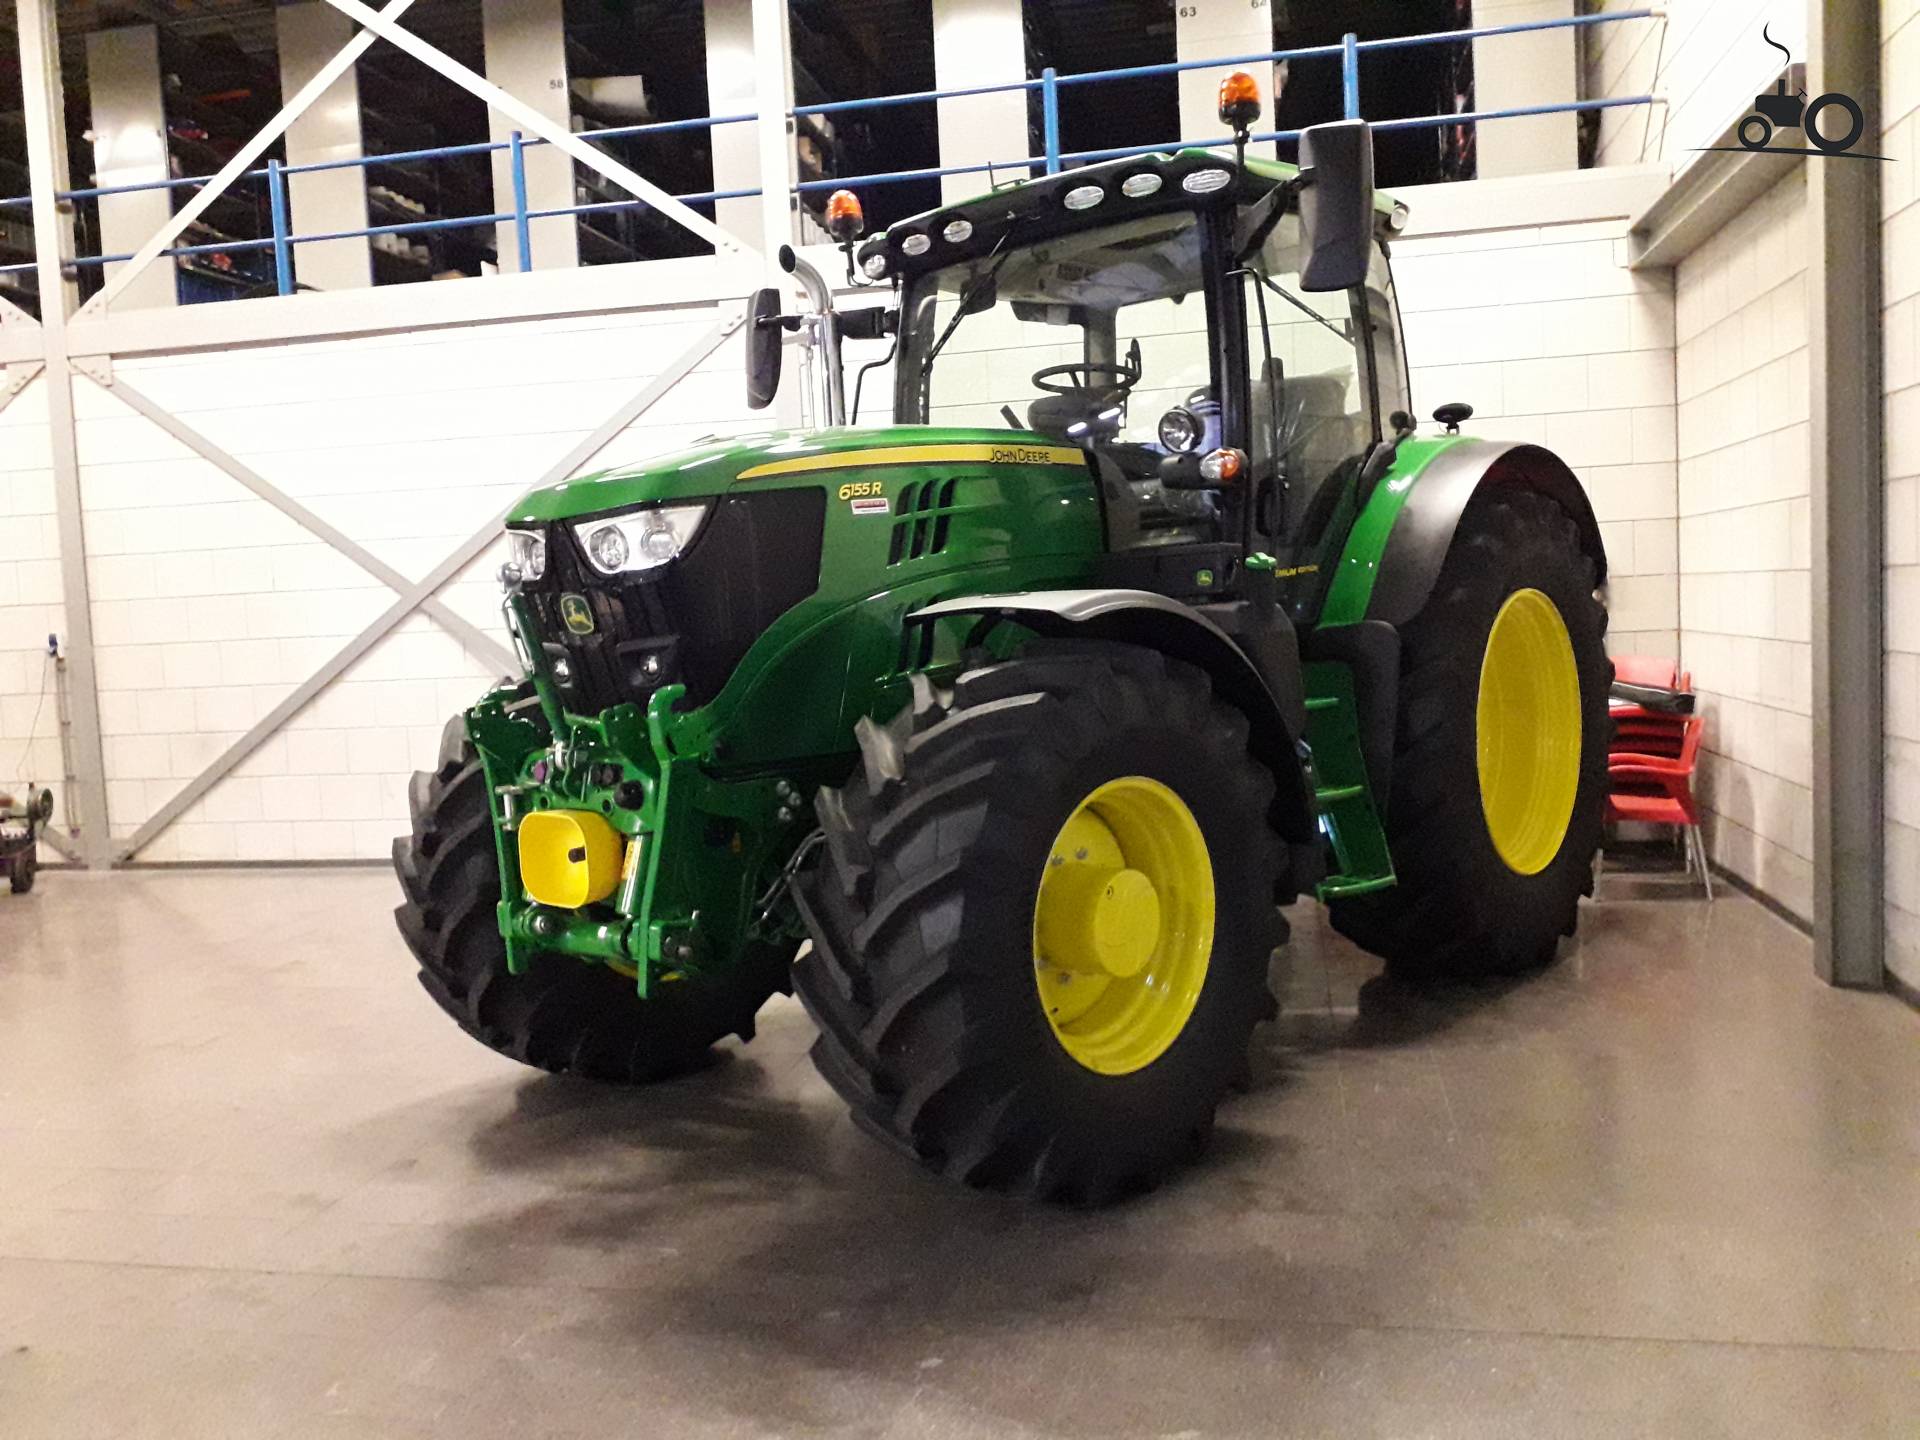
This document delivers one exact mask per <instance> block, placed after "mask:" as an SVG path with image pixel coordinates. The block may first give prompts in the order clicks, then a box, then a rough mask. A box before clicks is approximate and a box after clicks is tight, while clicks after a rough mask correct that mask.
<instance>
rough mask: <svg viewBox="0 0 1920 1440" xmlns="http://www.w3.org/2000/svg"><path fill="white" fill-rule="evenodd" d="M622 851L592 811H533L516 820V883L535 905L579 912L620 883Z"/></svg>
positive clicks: (617, 836) (615, 837)
mask: <svg viewBox="0 0 1920 1440" xmlns="http://www.w3.org/2000/svg"><path fill="white" fill-rule="evenodd" d="M621 849H622V844H621V839H620V832H619V831H617V830H615V829H614V828H613V827H612V826H611V825H609V824H608V823H607V822H606V820H605V819H604V818H603V817H602V816H599V815H596V814H595V813H594V812H593V811H591V810H535V811H533V812H532V813H531V814H529V815H527V816H525V817H523V818H522V819H521V821H520V883H521V885H522V886H523V887H524V888H525V890H526V892H527V898H528V899H529V900H532V901H534V902H535V903H536V904H539V905H552V906H554V907H556V908H557V909H561V910H578V909H579V908H580V907H581V906H582V905H592V904H595V903H597V902H598V901H601V900H604V899H606V898H607V896H609V895H611V894H612V893H613V892H614V889H615V888H616V887H617V886H618V885H619V884H620V860H621Z"/></svg>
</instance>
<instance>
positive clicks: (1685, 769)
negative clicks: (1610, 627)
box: [1607, 655, 1713, 900]
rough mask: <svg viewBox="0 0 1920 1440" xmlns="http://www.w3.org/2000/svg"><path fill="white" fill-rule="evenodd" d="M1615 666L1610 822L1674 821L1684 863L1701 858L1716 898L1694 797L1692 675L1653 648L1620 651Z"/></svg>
mask: <svg viewBox="0 0 1920 1440" xmlns="http://www.w3.org/2000/svg"><path fill="white" fill-rule="evenodd" d="M1613 668H1614V683H1613V694H1612V697H1611V701H1610V708H1611V711H1612V715H1613V722H1614V734H1613V741H1612V743H1611V744H1610V745H1609V747H1608V751H1607V781H1608V792H1607V823H1608V824H1610V825H1612V824H1622V823H1628V822H1631V823H1635V824H1641V825H1671V826H1674V827H1676V828H1677V829H1678V831H1679V833H1680V835H1681V837H1682V840H1683V842H1684V846H1685V851H1686V861H1687V871H1688V873H1689V874H1691V873H1692V871H1693V868H1694V867H1695V866H1696V865H1698V866H1699V870H1700V884H1701V886H1702V888H1704V889H1705V891H1706V895H1707V899H1708V900H1712V899H1713V877H1712V874H1711V872H1710V870H1709V869H1708V866H1707V847H1706V842H1705V841H1704V840H1703V839H1702V838H1701V835H1700V811H1699V807H1698V805H1697V804H1696V803H1695V801H1694V797H1693V775H1694V769H1695V766H1696V764H1697V761H1698V758H1699V754H1700V731H1701V724H1702V722H1701V718H1700V716H1698V715H1696V714H1694V713H1693V676H1692V675H1691V674H1689V673H1687V672H1686V671H1683V670H1681V669H1680V667H1679V665H1678V664H1677V663H1676V662H1675V661H1673V660H1668V659H1663V658H1660V657H1656V656H1651V655H1617V656H1615V657H1614V662H1613Z"/></svg>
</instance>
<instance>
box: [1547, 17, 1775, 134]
mask: <svg viewBox="0 0 1920 1440" xmlns="http://www.w3.org/2000/svg"><path fill="white" fill-rule="evenodd" d="M1585 8H1586V9H1588V10H1590V11H1599V10H1639V9H1644V8H1646V7H1645V6H1644V5H1643V4H1642V0H1598V3H1589V4H1588V5H1587V6H1586V7H1585ZM1665 8H1666V11H1667V18H1666V19H1665V20H1660V19H1651V20H1625V21H1621V22H1619V23H1617V24H1610V25H1598V26H1594V27H1593V28H1592V29H1591V30H1589V31H1588V33H1587V35H1586V37H1585V40H1586V52H1585V54H1586V60H1585V64H1584V67H1583V70H1584V76H1585V90H1586V94H1587V96H1588V97H1590V98H1596V99H1597V98H1600V97H1602V96H1611V95H1648V94H1664V95H1666V96H1667V97H1668V100H1669V104H1668V105H1666V106H1664V107H1663V106H1659V105H1653V106H1623V107H1621V108H1619V109H1614V110H1602V111H1600V112H1599V115H1600V143H1599V148H1598V151H1597V152H1596V155H1595V163H1596V164H1600V165H1630V164H1634V163H1637V162H1639V161H1643V160H1662V159H1664V160H1667V161H1670V162H1671V163H1672V164H1673V166H1674V168H1675V169H1676V170H1678V169H1682V168H1684V167H1685V166H1686V165H1688V164H1689V163H1691V162H1692V161H1693V159H1694V151H1695V150H1696V149H1697V148H1698V147H1699V146H1702V145H1711V144H1713V143H1714V139H1715V137H1716V136H1718V135H1719V133H1720V131H1721V130H1722V129H1723V128H1724V127H1726V126H1727V125H1729V124H1731V123H1732V122H1733V121H1735V120H1736V119H1738V118H1739V117H1740V116H1741V115H1743V114H1745V113H1746V111H1747V110H1748V109H1750V108H1751V107H1752V105H1753V97H1754V95H1755V94H1756V93H1757V92H1758V91H1759V90H1761V89H1762V88H1765V87H1767V86H1768V83H1769V82H1770V81H1771V80H1773V79H1774V78H1775V77H1777V76H1778V75H1779V73H1780V70H1781V68H1782V66H1784V65H1785V63H1786V57H1785V56H1783V55H1781V53H1780V52H1779V51H1778V50H1776V49H1774V48H1773V47H1772V46H1771V45H1769V44H1767V43H1766V41H1765V40H1763V39H1762V38H1761V35H1760V32H1761V29H1762V28H1763V27H1765V28H1766V29H1768V31H1769V33H1770V34H1771V35H1772V36H1773V38H1774V39H1775V40H1778V41H1779V42H1780V43H1781V44H1782V45H1785V46H1786V47H1787V48H1788V49H1789V50H1791V51H1792V52H1793V58H1794V59H1796V60H1801V61H1804V60H1805V59H1806V58H1807V46H1806V36H1807V21H1806V5H1805V0H1668V3H1667V5H1666V7H1665ZM1794 143H1798V140H1797V138H1795V140H1794Z"/></svg>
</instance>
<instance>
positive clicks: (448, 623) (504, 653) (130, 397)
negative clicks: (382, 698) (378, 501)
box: [96, 375, 517, 670]
mask: <svg viewBox="0 0 1920 1440" xmlns="http://www.w3.org/2000/svg"><path fill="white" fill-rule="evenodd" d="M96 383H97V382H96ZM103 388H104V389H106V390H107V392H108V393H109V394H111V395H113V396H116V397H117V398H118V399H119V400H120V401H121V402H122V403H123V404H125V405H126V406H127V407H128V408H129V409H132V410H135V411H137V412H139V413H140V414H141V415H144V416H145V417H146V418H147V419H149V420H151V421H152V422H153V423H154V424H155V425H158V426H159V427H160V428H161V429H162V430H164V431H166V432H167V433H168V434H169V435H171V436H173V438H174V439H176V440H178V441H179V442H180V443H181V444H182V445H185V446H186V447H187V448H188V449H189V450H191V451H193V452H194V454H196V455H198V456H200V458H201V459H203V460H207V461H209V462H211V463H212V464H214V465H217V466H219V467H220V469H222V470H224V471H225V472H226V473H227V474H228V475H230V476H232V477H233V478H234V479H235V480H238V481H239V482H240V483H241V484H242V485H244V486H246V487H247V489H249V490H251V491H252V492H253V493H254V494H255V495H258V496H259V497H260V498H261V499H262V500H264V501H266V502H267V503H268V504H269V505H271V506H273V508H274V509H276V510H278V511H280V513H281V514H283V515H285V516H287V517H288V518H289V519H291V520H292V521H293V522H294V523H295V524H296V525H299V526H301V527H302V528H303V529H305V530H308V531H311V532H312V533H313V534H315V535H317V536H319V537H320V538H321V539H322V540H324V541H326V542H327V544H329V545H331V546H333V548H334V549H336V550H338V551H339V552H340V553H341V554H342V555H345V556H346V557H347V558H348V559H349V560H351V561H353V563H354V564H356V565H358V566H359V567H360V568H361V569H362V570H365V571H366V572H367V573H368V574H369V575H371V576H373V577H374V579H376V580H378V581H380V583H381V584H383V585H385V586H387V587H388V588H389V589H391V590H395V591H398V592H400V593H401V594H405V593H406V592H407V591H408V590H410V589H412V588H413V581H411V580H409V579H408V578H407V577H406V576H405V575H403V574H401V573H400V571H398V570H396V569H394V568H393V567H392V566H391V565H389V564H387V563H386V562H385V561H384V560H382V559H381V558H380V557H379V556H377V555H375V554H374V553H373V552H372V551H370V550H368V549H367V548H366V547H365V546H363V545H361V544H360V543H359V542H358V541H356V540H354V539H352V538H351V537H349V536H348V535H347V534H346V533H345V532H344V531H342V530H340V529H339V528H338V527H336V526H334V525H332V524H330V523H328V522H327V521H326V520H323V519H321V517H320V516H318V515H316V514H314V512H313V511H311V510H309V509H307V507H306V506H304V505H302V504H301V503H300V502H299V501H298V500H295V499H293V498H292V497H291V496H289V495H287V494H286V493H285V492H284V491H281V490H279V489H276V488H275V487H274V486H273V485H272V484H271V483H269V482H268V481H267V480H265V479H263V478H261V476H260V475H259V474H257V473H256V472H255V471H254V470H253V469H251V468H250V467H249V466H247V465H246V464H244V463H243V462H242V461H239V460H236V459H235V458H234V457H233V456H231V455H229V454H227V452H226V451H224V450H222V449H221V448H220V447H219V446H218V445H215V444H214V443H213V442H212V441H211V440H209V439H207V437H206V436H204V435H202V434H201V433H200V432H199V431H198V430H195V429H194V428H193V427H192V426H190V425H188V424H186V423H185V422H184V421H182V420H180V419H178V418H177V417H176V416H173V415H171V414H169V413H168V412H167V411H165V410H163V409H162V408H161V407H160V406H158V405H156V404H155V403H154V402H153V401H152V400H150V399H148V398H147V397H146V396H145V395H142V394H141V393H140V392H139V391H138V390H136V389H134V388H133V386H131V385H129V384H128V383H127V382H126V380H125V378H124V377H122V376H119V375H115V376H114V377H113V380H112V383H111V384H110V385H107V386H104V387H103ZM421 608H422V609H424V610H425V611H426V612H427V613H428V614H429V615H431V616H432V617H433V618H434V619H435V620H436V621H437V622H439V624H440V625H442V626H443V627H445V628H446V629H447V630H448V631H450V632H451V633H452V634H453V636H454V638H455V639H457V640H459V642H460V643H461V644H462V645H464V646H466V647H467V649H469V650H471V651H472V652H474V655H475V656H476V658H478V659H479V660H481V661H482V662H483V663H485V664H489V665H493V666H496V667H498V668H500V669H502V670H511V669H512V668H513V667H514V665H515V664H516V663H517V662H516V661H515V660H514V658H513V654H512V652H511V651H509V650H507V649H505V648H504V647H503V646H502V645H501V644H500V642H499V641H497V640H495V639H494V638H493V637H492V636H491V635H489V634H487V633H486V631H484V630H482V629H481V628H480V627H479V626H477V625H475V624H474V623H473V622H472V621H470V620H467V619H465V618H463V617H462V616H460V615H458V614H456V613H454V612H453V611H452V610H449V609H448V608H447V607H446V606H444V605H442V604H441V603H440V602H439V601H437V600H429V601H427V602H425V604H423V605H422V606H421Z"/></svg>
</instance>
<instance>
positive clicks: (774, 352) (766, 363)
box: [747, 285, 786, 410]
mask: <svg viewBox="0 0 1920 1440" xmlns="http://www.w3.org/2000/svg"><path fill="white" fill-rule="evenodd" d="M785 328H786V327H785V326H783V325H782V324H781V323H780V292H779V291H778V290H776V289H774V288H773V287H772V286H771V285H769V286H767V287H766V288H765V289H764V290H756V291H754V292H753V298H752V299H751V300H749V301H748V302H747V404H748V405H749V406H751V407H752V408H753V409H755V410H764V409H766V408H767V406H769V405H771V404H772V403H773V397H774V396H775V395H776V394H778V393H779V390H780V360H781V349H782V346H783V344H784V342H785Z"/></svg>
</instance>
